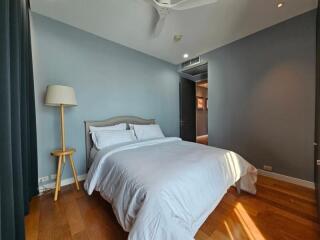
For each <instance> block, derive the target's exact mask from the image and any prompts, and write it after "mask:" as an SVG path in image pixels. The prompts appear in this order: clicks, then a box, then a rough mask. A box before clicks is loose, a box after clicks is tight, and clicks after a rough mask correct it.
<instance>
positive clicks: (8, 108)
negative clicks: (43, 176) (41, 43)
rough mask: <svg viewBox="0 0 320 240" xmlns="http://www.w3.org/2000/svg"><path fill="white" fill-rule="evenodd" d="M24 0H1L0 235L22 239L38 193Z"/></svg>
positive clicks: (31, 76) (31, 85) (34, 124)
mask: <svg viewBox="0 0 320 240" xmlns="http://www.w3.org/2000/svg"><path fill="white" fill-rule="evenodd" d="M28 10H29V6H28V1H26V0H1V1H0V78H1V79H0V91H1V92H0V140H1V141H0V152H1V158H0V159H1V162H0V163H1V165H0V166H1V167H0V177H1V178H0V180H1V182H0V194H1V195H0V205H1V212H0V230H1V235H0V239H5V240H6V239H24V215H25V214H26V213H27V212H28V203H29V201H30V199H31V197H32V196H34V195H36V194H38V167H37V142H36V118H35V102H34V85H33V72H32V56H31V41H30V25H29V13H28Z"/></svg>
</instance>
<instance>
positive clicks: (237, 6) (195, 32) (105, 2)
mask: <svg viewBox="0 0 320 240" xmlns="http://www.w3.org/2000/svg"><path fill="white" fill-rule="evenodd" d="M150 1H151V0H150ZM195 1H196V0H195ZM278 1H281V0H219V1H218V2H217V3H215V4H211V5H207V6H204V7H198V8H194V9H190V10H185V11H172V12H171V13H170V15H169V16H168V18H167V20H166V22H165V26H164V29H163V31H162V32H161V33H160V36H158V37H157V38H155V37H154V36H153V35H152V26H153V17H154V14H155V12H154V11H153V8H152V7H151V5H149V4H148V3H147V0H30V2H31V9H32V11H34V12H36V13H39V14H42V15H45V16H47V17H50V18H53V19H56V20H58V21H61V22H63V23H66V24H69V25H72V26H74V27H77V28H79V29H82V30H85V31H87V32H90V33H93V34H95V35H98V36H100V37H102V38H105V39H108V40H111V41H114V42H116V43H119V44H122V45H124V46H127V47H130V48H133V49H136V50H138V51H141V52H144V53H146V54H149V55H152V56H154V57H157V58H160V59H163V60H165V61H168V62H171V63H174V64H177V63H181V62H183V61H185V59H183V58H182V55H183V54H184V53H188V54H189V58H191V57H195V56H198V55H201V54H203V53H206V52H209V51H211V50H213V49H216V48H218V47H221V46H223V45H226V44H228V43H230V42H233V41H235V40H238V39H240V38H243V37H245V36H248V35H250V34H252V33H255V32H257V31H259V30H262V29H264V28H267V27H269V26H272V25H274V24H277V23H279V22H282V21H284V20H286V19H289V18H291V17H294V16H297V15H300V14H302V13H304V12H307V11H309V10H312V9H314V8H316V7H317V0H285V4H284V6H283V7H282V8H277V3H278ZM175 34H182V35H183V39H182V40H181V41H180V42H178V43H177V42H174V40H173V36H174V35H175Z"/></svg>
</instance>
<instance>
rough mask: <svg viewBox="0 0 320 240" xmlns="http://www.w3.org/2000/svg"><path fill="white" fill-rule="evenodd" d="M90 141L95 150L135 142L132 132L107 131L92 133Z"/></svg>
mask: <svg viewBox="0 0 320 240" xmlns="http://www.w3.org/2000/svg"><path fill="white" fill-rule="evenodd" d="M92 140H93V142H94V145H95V147H96V148H97V149H99V150H100V149H102V148H105V147H110V146H113V145H116V144H120V143H127V142H133V141H136V140H137V138H136V137H135V135H134V131H133V130H109V131H98V132H93V133H92Z"/></svg>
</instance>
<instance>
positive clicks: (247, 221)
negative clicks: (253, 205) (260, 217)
mask: <svg viewBox="0 0 320 240" xmlns="http://www.w3.org/2000/svg"><path fill="white" fill-rule="evenodd" d="M234 212H235V214H236V215H237V217H238V219H239V221H240V222H241V225H242V226H243V228H244V230H245V232H246V234H247V235H248V237H249V239H252V240H265V238H264V237H263V235H262V233H261V232H260V231H259V229H258V228H257V226H256V225H255V223H254V222H253V221H252V219H251V217H250V216H249V214H248V213H247V211H246V210H245V209H244V207H243V206H242V204H241V203H237V204H236V206H235V208H234Z"/></svg>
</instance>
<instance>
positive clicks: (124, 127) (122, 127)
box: [89, 123, 127, 133]
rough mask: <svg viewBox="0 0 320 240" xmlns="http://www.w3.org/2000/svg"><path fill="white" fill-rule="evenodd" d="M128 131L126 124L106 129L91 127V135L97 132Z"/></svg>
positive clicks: (106, 127)
mask: <svg viewBox="0 0 320 240" xmlns="http://www.w3.org/2000/svg"><path fill="white" fill-rule="evenodd" d="M126 129H127V124H126V123H119V124H117V125H112V126H105V127H93V126H90V127H89V130H90V133H93V132H97V131H105V130H126Z"/></svg>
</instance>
